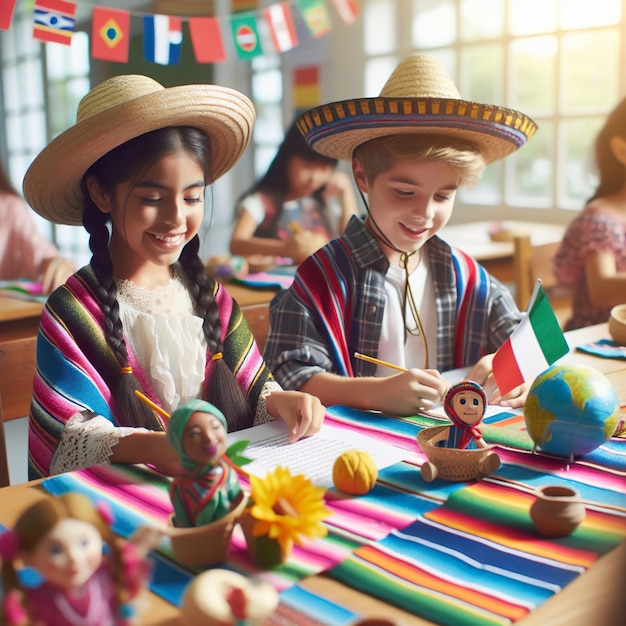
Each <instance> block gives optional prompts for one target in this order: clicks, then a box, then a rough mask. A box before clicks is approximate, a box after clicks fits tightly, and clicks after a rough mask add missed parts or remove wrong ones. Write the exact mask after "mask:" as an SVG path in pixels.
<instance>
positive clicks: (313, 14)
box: [298, 0, 332, 37]
mask: <svg viewBox="0 0 626 626" xmlns="http://www.w3.org/2000/svg"><path fill="white" fill-rule="evenodd" d="M298 7H299V9H300V13H302V17H303V18H304V21H305V22H306V25H307V26H308V27H309V30H310V31H311V34H312V35H313V36H314V37H321V36H322V35H325V34H326V33H328V32H330V30H331V29H332V25H331V21H330V15H328V10H327V9H326V5H325V4H324V0H298Z"/></svg>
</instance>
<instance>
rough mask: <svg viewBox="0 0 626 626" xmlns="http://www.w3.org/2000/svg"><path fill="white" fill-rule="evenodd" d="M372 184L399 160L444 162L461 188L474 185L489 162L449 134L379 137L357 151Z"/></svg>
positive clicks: (407, 134)
mask: <svg viewBox="0 0 626 626" xmlns="http://www.w3.org/2000/svg"><path fill="white" fill-rule="evenodd" d="M353 157H354V158H356V159H358V160H359V161H360V163H361V165H362V167H363V170H364V171H365V175H366V176H367V179H368V181H369V182H370V183H372V182H374V180H375V179H376V177H377V176H378V175H380V174H382V173H384V172H386V171H388V170H390V169H391V168H392V167H393V166H394V164H395V163H397V162H398V161H404V162H410V163H420V162H424V161H428V162H433V161H434V162H436V163H441V164H442V165H445V166H447V167H449V168H450V169H452V170H454V171H455V172H457V173H458V175H459V177H460V179H461V181H460V183H461V185H463V186H465V187H472V186H474V185H475V184H476V183H477V181H478V179H479V177H480V175H481V173H482V171H483V169H484V168H485V165H486V162H485V159H484V157H483V156H482V154H480V152H478V150H477V149H476V148H475V147H474V146H473V145H472V144H470V143H468V142H466V141H461V140H458V139H455V138H453V137H447V136H445V135H421V134H411V133H406V134H397V135H385V136H384V137H377V138H376V139H371V140H370V141H366V142H365V143H362V144H361V145H360V146H357V148H356V149H355V150H354V153H353Z"/></svg>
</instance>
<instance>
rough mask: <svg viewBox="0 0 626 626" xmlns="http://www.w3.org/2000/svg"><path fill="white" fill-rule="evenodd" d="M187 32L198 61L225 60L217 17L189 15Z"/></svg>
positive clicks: (214, 61) (217, 61)
mask: <svg viewBox="0 0 626 626" xmlns="http://www.w3.org/2000/svg"><path fill="white" fill-rule="evenodd" d="M189 33H190V34H191V43H192V45H193V52H194V54H195V55H196V61H197V62H198V63H220V62H221V61H225V60H226V49H225V48H224V39H223V38H222V31H221V30H220V22H219V19H218V18H216V17H190V18H189Z"/></svg>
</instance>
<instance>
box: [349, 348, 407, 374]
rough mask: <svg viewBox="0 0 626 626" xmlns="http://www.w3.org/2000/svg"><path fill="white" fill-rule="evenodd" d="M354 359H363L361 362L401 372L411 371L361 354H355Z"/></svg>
mask: <svg viewBox="0 0 626 626" xmlns="http://www.w3.org/2000/svg"><path fill="white" fill-rule="evenodd" d="M354 357H355V358H356V359H361V361H369V362H370V363H376V365H384V366H385V367H390V368H391V369H392V370H398V371H399V372H408V371H409V370H408V369H406V368H405V367H400V366H399V365H394V364H393V363H388V362H387V361H383V360H381V359H375V358H374V357H373V356H367V355H366V354H361V353H360V352H355V353H354Z"/></svg>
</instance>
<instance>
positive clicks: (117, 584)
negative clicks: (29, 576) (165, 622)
mask: <svg viewBox="0 0 626 626" xmlns="http://www.w3.org/2000/svg"><path fill="white" fill-rule="evenodd" d="M110 524H111V519H110V516H109V515H108V513H107V512H106V510H105V509H103V508H102V507H99V508H96V507H94V506H93V504H92V503H91V501H90V500H89V499H88V498H87V497H86V496H84V495H82V494H79V493H68V494H65V495H63V496H60V497H58V498H53V497H46V498H45V499H42V500H40V501H38V502H37V503H36V504H34V505H32V506H31V507H30V508H28V509H27V510H26V511H25V512H24V513H22V515H21V516H20V518H19V519H18V520H17V522H16V524H15V528H14V529H13V530H8V531H6V532H4V533H3V534H2V535H0V557H1V561H2V584H3V588H4V601H3V611H2V616H1V618H0V619H1V620H2V623H3V624H7V625H11V626H13V625H19V626H25V625H28V624H37V626H80V625H81V624H85V625H88V626H125V625H126V624H129V623H131V621H132V617H133V615H134V608H133V606H132V601H133V600H134V598H136V597H137V595H138V594H139V592H140V591H141V589H142V588H143V587H145V586H146V584H147V582H148V575H149V572H150V568H149V565H148V563H147V562H146V561H145V558H144V557H145V554H146V553H147V551H148V550H149V549H150V548H153V547H155V546H156V545H157V543H158V540H159V539H160V534H159V533H158V531H154V532H152V531H151V530H150V529H148V532H145V529H143V530H142V531H141V532H139V531H138V533H137V534H136V535H135V537H134V539H133V541H136V542H137V544H136V545H135V543H133V542H125V541H124V540H123V539H121V538H119V537H116V536H115V534H114V533H113V531H112V530H111V527H110ZM104 544H106V546H107V556H106V557H104V556H103V548H104ZM17 560H20V561H21V562H22V563H23V564H24V565H26V566H27V567H31V568H34V569H35V570H37V572H38V574H39V575H40V576H41V577H42V579H43V581H42V582H41V584H39V585H37V586H35V587H33V586H28V587H27V586H24V587H22V585H21V584H20V580H19V578H18V575H17V571H16V567H15V562H16V561H17Z"/></svg>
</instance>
